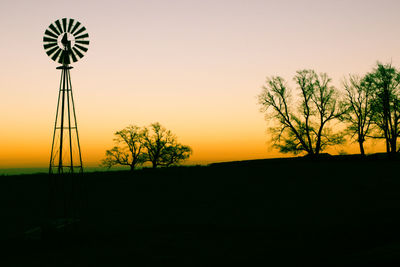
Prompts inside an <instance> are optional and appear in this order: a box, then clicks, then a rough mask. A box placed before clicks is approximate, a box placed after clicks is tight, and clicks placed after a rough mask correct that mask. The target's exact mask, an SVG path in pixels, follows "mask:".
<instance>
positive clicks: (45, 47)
mask: <svg viewBox="0 0 400 267" xmlns="http://www.w3.org/2000/svg"><path fill="white" fill-rule="evenodd" d="M56 45H57V43H47V44H45V45H43V47H44V49H48V48H51V47H53V46H56Z"/></svg>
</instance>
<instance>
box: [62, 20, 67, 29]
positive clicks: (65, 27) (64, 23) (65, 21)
mask: <svg viewBox="0 0 400 267" xmlns="http://www.w3.org/2000/svg"><path fill="white" fill-rule="evenodd" d="M62 26H63V31H64V32H66V31H67V19H66V18H63V19H62Z"/></svg>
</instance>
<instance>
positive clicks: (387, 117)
mask: <svg viewBox="0 0 400 267" xmlns="http://www.w3.org/2000/svg"><path fill="white" fill-rule="evenodd" d="M366 79H368V80H369V81H370V82H371V83H372V84H373V86H374V99H373V101H372V109H373V121H374V124H375V125H376V126H377V127H378V128H379V130H380V135H379V136H376V137H378V138H384V139H385V140H386V151H387V153H390V154H393V153H396V152H398V151H399V150H398V148H397V139H398V138H399V136H400V72H399V71H398V70H397V69H396V68H395V67H393V66H392V65H391V64H385V65H384V64H381V63H379V62H378V63H377V67H376V68H375V69H374V70H373V72H371V73H369V74H367V76H366Z"/></svg>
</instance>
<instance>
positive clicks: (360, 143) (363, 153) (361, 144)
mask: <svg viewBox="0 0 400 267" xmlns="http://www.w3.org/2000/svg"><path fill="white" fill-rule="evenodd" d="M358 144H359V145H360V153H361V156H365V151H364V141H362V140H360V141H358Z"/></svg>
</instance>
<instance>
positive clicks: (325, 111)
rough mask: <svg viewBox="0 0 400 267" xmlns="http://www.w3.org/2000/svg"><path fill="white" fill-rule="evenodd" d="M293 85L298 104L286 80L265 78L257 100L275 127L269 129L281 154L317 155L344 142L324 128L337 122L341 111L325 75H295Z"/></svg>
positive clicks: (306, 71)
mask: <svg viewBox="0 0 400 267" xmlns="http://www.w3.org/2000/svg"><path fill="white" fill-rule="evenodd" d="M294 81H295V82H296V84H297V85H298V88H299V90H300V99H301V100H300V103H296V102H295V101H293V99H292V95H291V91H290V89H289V88H288V86H287V84H286V82H285V80H284V79H283V78H281V77H276V76H273V77H271V78H267V81H266V85H265V86H264V87H263V91H262V93H261V94H260V95H259V96H258V99H259V104H260V105H261V106H262V108H261V110H262V111H263V112H265V113H266V118H267V119H268V120H272V121H273V122H275V124H277V126H275V127H270V130H271V132H272V135H273V137H272V139H273V141H274V146H275V147H277V148H279V150H280V151H281V152H283V153H294V154H298V153H301V152H306V153H307V154H308V155H311V156H313V155H319V154H320V152H321V151H322V150H323V149H325V148H326V147H328V146H331V145H336V144H340V143H343V142H344V138H343V135H342V134H335V133H332V131H331V129H330V128H329V127H328V126H327V125H328V124H329V122H331V121H332V120H334V119H337V118H339V117H340V116H341V115H342V114H343V112H344V108H342V107H341V105H340V103H338V101H337V97H338V96H337V91H336V89H335V88H334V87H333V86H331V85H330V82H331V79H330V78H329V77H328V76H327V74H325V73H321V74H320V75H317V74H316V73H315V72H314V71H313V70H300V71H297V74H296V76H295V77H294Z"/></svg>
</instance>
